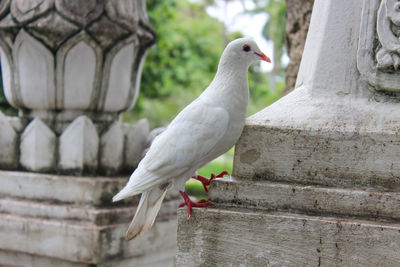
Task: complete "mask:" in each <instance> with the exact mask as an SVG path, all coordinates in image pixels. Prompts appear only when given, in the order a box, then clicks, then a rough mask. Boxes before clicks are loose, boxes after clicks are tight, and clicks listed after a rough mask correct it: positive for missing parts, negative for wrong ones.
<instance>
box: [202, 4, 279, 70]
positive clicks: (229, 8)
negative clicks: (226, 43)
mask: <svg viewBox="0 0 400 267" xmlns="http://www.w3.org/2000/svg"><path fill="white" fill-rule="evenodd" d="M215 2H216V5H215V6H210V7H207V9H206V11H207V13H208V14H209V15H210V16H212V17H215V18H217V19H218V20H220V21H221V22H223V23H224V24H225V26H226V28H227V30H228V31H230V32H233V31H240V32H241V33H243V34H244V35H245V36H248V37H252V38H254V40H255V41H256V42H257V44H258V46H259V47H260V49H261V51H263V52H264V53H265V54H266V55H267V56H269V57H270V58H273V56H272V53H273V52H272V51H273V42H271V41H266V40H265V38H264V37H263V36H262V28H263V27H264V25H265V22H266V21H267V19H268V14H267V13H263V14H256V15H255V14H243V11H244V10H245V8H246V9H251V8H253V7H254V3H253V1H251V0H245V1H224V0H216V1H215ZM243 5H244V6H243ZM272 67H273V64H269V63H267V62H263V61H262V62H261V69H262V70H263V71H271V70H272Z"/></svg>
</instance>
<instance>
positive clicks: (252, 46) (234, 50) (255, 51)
mask: <svg viewBox="0 0 400 267" xmlns="http://www.w3.org/2000/svg"><path fill="white" fill-rule="evenodd" d="M223 54H224V55H223V57H224V59H226V60H227V61H230V62H235V63H242V64H245V65H246V66H247V67H248V66H250V65H251V64H252V63H253V62H255V61H258V60H264V61H267V62H269V63H270V62H271V59H270V58H269V57H267V56H266V55H265V54H264V53H263V52H261V50H260V48H258V45H257V44H256V42H255V41H254V40H253V39H251V38H239V39H236V40H234V41H232V42H230V43H229V44H228V45H227V47H226V48H225V51H224V53H223Z"/></svg>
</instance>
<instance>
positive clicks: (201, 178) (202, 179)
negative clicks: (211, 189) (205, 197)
mask: <svg viewBox="0 0 400 267" xmlns="http://www.w3.org/2000/svg"><path fill="white" fill-rule="evenodd" d="M225 175H229V173H228V172H227V171H223V172H221V173H220V174H217V175H215V174H214V173H211V176H210V178H206V177H204V176H201V175H195V176H193V178H194V179H196V180H198V181H200V182H201V183H202V185H203V187H204V191H206V193H208V188H207V186H209V185H210V184H211V181H212V180H214V179H215V178H222V177H224V176H225Z"/></svg>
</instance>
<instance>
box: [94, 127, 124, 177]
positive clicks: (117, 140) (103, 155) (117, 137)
mask: <svg viewBox="0 0 400 267" xmlns="http://www.w3.org/2000/svg"><path fill="white" fill-rule="evenodd" d="M100 149H101V151H100V166H101V168H103V170H104V172H105V173H106V174H107V173H110V172H111V173H113V172H118V170H119V169H120V168H121V166H122V163H123V156H124V155H123V153H124V133H123V130H122V125H121V122H119V121H116V122H114V123H113V124H111V126H110V128H109V129H108V130H107V131H106V132H105V133H104V134H103V135H102V136H101V138H100Z"/></svg>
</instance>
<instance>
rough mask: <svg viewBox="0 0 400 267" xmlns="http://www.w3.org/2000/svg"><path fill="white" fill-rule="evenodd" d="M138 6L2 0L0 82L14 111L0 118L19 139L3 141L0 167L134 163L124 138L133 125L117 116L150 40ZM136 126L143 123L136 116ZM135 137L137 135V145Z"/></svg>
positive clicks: (115, 167)
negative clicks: (7, 117) (8, 119)
mask: <svg viewBox="0 0 400 267" xmlns="http://www.w3.org/2000/svg"><path fill="white" fill-rule="evenodd" d="M144 6H145V5H144V1H94V0H93V1H72V2H71V1H63V0H45V1H34V0H32V1H18V0H15V1H2V3H1V5H0V37H1V39H0V56H1V69H2V75H3V87H4V92H5V96H6V98H7V100H8V101H9V103H10V104H11V105H12V106H14V107H15V108H17V109H18V110H19V111H20V116H19V118H18V119H13V121H12V122H9V123H8V124H10V123H13V124H14V128H16V132H21V133H23V134H22V135H21V137H20V140H19V141H20V142H19V146H18V145H17V146H16V145H15V144H14V145H11V144H12V143H13V139H12V138H10V140H9V141H8V143H9V144H10V145H8V146H7V149H6V150H4V149H0V151H2V152H0V154H1V156H0V165H1V166H3V167H4V168H10V169H13V168H22V169H26V170H30V171H46V172H74V173H85V172H87V173H99V172H100V173H107V174H113V173H118V172H119V171H121V170H122V169H123V168H124V167H128V168H130V169H132V167H135V164H137V161H136V162H135V161H133V160H132V158H131V157H129V154H130V151H131V149H135V148H137V144H136V143H135V142H124V140H127V139H129V138H128V136H129V135H132V134H135V133H136V132H137V130H136V129H135V127H132V126H129V125H126V124H122V123H121V122H120V120H119V113H120V112H122V111H126V110H129V109H130V108H132V107H133V105H134V104H135V101H136V98H137V95H138V92H139V83H140V76H141V67H142V63H143V60H144V58H145V55H146V51H147V49H148V48H149V47H150V46H151V45H152V44H153V42H154V34H153V31H152V29H151V27H150V26H149V22H148V19H147V17H146V16H145V15H143V14H145V10H144ZM33 119H34V120H33ZM3 121H4V118H3ZM3 123H4V124H6V122H3ZM140 127H141V128H142V129H146V128H148V126H147V125H146V123H145V122H142V125H141V126H140ZM147 131H148V130H147ZM147 131H146V130H145V132H144V135H146V133H147ZM130 132H133V133H130ZM7 135H9V134H7ZM55 137H58V142H59V145H58V146H55V145H54V144H55V143H56V142H55ZM38 138H39V139H38ZM143 138H146V136H143V134H142V136H140V134H139V135H137V138H136V142H142V143H143V142H144V141H143ZM72 140H73V141H74V142H71V141H72ZM130 141H132V140H130ZM4 146H5V145H4ZM38 147H40V149H35V148H38ZM139 149H140V148H139ZM18 150H20V155H17V154H18V153H17V151H18ZM124 150H125V151H124ZM140 152H141V151H137V152H136V153H140ZM28 155H29V156H28ZM18 156H19V161H18V160H16V158H15V157H18ZM27 157H28V158H30V160H27V159H26V158H27ZM3 158H4V159H3ZM2 159H3V160H2Z"/></svg>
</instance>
